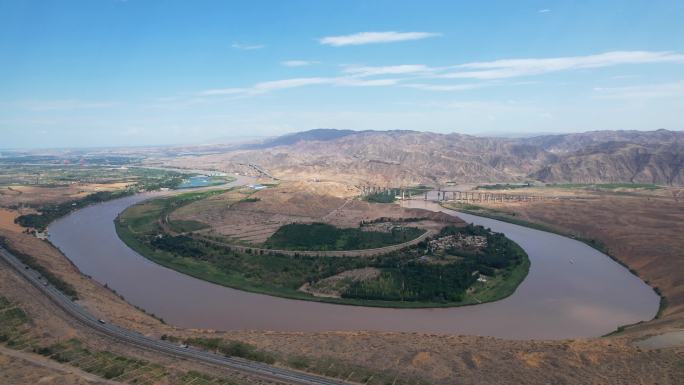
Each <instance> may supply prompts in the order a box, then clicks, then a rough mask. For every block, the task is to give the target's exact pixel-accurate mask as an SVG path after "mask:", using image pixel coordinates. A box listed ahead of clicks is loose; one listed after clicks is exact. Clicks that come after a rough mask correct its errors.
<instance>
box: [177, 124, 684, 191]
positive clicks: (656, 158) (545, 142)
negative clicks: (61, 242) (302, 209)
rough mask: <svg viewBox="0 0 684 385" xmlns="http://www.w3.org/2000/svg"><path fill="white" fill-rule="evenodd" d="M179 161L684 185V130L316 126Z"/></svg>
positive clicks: (368, 178) (375, 176) (370, 179)
mask: <svg viewBox="0 0 684 385" xmlns="http://www.w3.org/2000/svg"><path fill="white" fill-rule="evenodd" d="M180 162H181V163H183V162H185V163H186V164H187V163H188V162H189V163H194V164H201V165H203V166H205V167H206V166H207V165H211V166H214V167H217V168H220V169H229V170H232V169H235V168H236V167H237V166H238V165H240V164H242V165H245V164H250V163H251V164H257V165H259V166H260V167H262V168H264V169H266V170H269V172H270V173H272V174H274V175H276V176H278V177H280V178H302V177H305V178H320V179H333V180H338V181H347V182H351V183H355V184H365V183H371V184H376V185H393V186H397V185H412V184H420V183H423V184H431V185H443V184H446V183H449V182H454V183H485V182H522V181H528V180H539V181H542V182H573V183H614V182H640V183H655V184H662V185H672V184H674V185H684V171H683V169H684V167H683V165H684V132H677V131H667V130H658V131H650V132H644V131H594V132H586V133H580V134H564V135H545V136H538V137H532V138H518V139H511V138H490V137H476V136H471V135H462V134H437V133H430V132H416V131H363V132H353V131H340V132H337V130H322V129H319V130H313V131H307V132H303V133H297V134H291V135H288V136H287V137H285V139H282V140H279V139H270V140H269V141H265V142H263V143H259V144H256V145H250V146H247V147H243V148H242V149H238V150H233V151H228V152H222V153H220V154H211V155H203V156H200V157H192V158H185V159H183V160H181V161H180Z"/></svg>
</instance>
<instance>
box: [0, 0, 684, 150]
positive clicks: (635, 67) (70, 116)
mask: <svg viewBox="0 0 684 385" xmlns="http://www.w3.org/2000/svg"><path fill="white" fill-rule="evenodd" d="M682 20H684V2H682V1H678V0H673V1H657V0H656V1H636V0H635V1H580V0H578V1H471V2H466V1H459V2H457V1H396V0H395V1H377V0H376V1H275V0H274V1H243V2H238V1H231V2H228V1H205V0H192V1H189V0H183V1H172V0H166V1H161V0H160V1H149V0H127V1H122V0H84V1H67V0H63V1H57V0H37V1H31V0H25V1H17V0H0V133H2V136H1V138H2V139H1V140H0V148H14V147H65V146H120V145H150V144H178V143H192V144H195V143H205V142H211V141H215V140H218V139H230V138H249V137H255V136H270V135H278V134H282V133H287V132H293V131H301V130H308V129H312V128H320V127H327V128H343V129H356V130H365V129H378V130H387V129H412V130H424V131H434V132H445V133H446V132H461V133H468V134H487V135H492V134H496V135H523V134H530V133H553V132H574V131H588V130H598V129H640V130H653V129H658V128H666V129H673V130H680V129H684V118H683V117H684V114H683V113H682V112H681V111H682V110H684V23H682Z"/></svg>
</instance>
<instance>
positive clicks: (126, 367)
mask: <svg viewBox="0 0 684 385" xmlns="http://www.w3.org/2000/svg"><path fill="white" fill-rule="evenodd" d="M34 351H35V352H36V353H38V354H41V355H43V356H48V357H50V358H52V359H53V360H55V361H58V362H61V363H67V364H70V365H73V366H75V367H78V368H80V369H82V370H84V371H86V372H88V373H93V374H95V375H98V376H100V377H102V378H105V379H114V378H116V379H118V380H124V379H126V378H127V376H128V375H129V374H133V373H135V378H137V379H138V381H136V382H140V383H151V382H152V381H151V380H152V379H158V378H159V377H164V376H167V375H168V372H167V371H166V370H165V369H164V368H163V367H162V366H161V365H158V364H154V363H151V362H149V361H146V360H140V359H136V358H132V357H127V356H122V355H119V354H115V353H112V352H108V351H92V350H90V349H88V348H87V347H86V346H85V345H84V344H83V342H81V341H80V340H78V339H76V338H72V339H70V340H67V341H64V342H59V343H56V344H53V345H50V346H45V347H39V348H35V349H34ZM145 379H147V381H145ZM148 381H150V382H148Z"/></svg>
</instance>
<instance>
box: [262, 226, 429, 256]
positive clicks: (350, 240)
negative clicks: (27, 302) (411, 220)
mask: <svg viewBox="0 0 684 385" xmlns="http://www.w3.org/2000/svg"><path fill="white" fill-rule="evenodd" d="M424 233H425V231H424V230H420V229H417V228H415V227H401V228H395V229H393V230H392V231H391V232H388V233H384V232H378V231H363V230H360V229H355V228H351V229H348V228H345V229H341V228H337V227H335V226H331V225H328V224H325V223H309V224H302V223H292V224H288V225H285V226H282V227H280V228H279V229H278V231H276V232H275V233H274V234H273V235H272V236H271V237H270V238H269V239H268V240H267V241H266V242H265V243H264V246H265V247H267V248H270V249H281V250H320V251H324V250H363V249H375V248H380V247H385V246H390V245H395V244H399V243H404V242H408V241H410V240H412V239H415V238H417V237H419V236H420V235H422V234H424Z"/></svg>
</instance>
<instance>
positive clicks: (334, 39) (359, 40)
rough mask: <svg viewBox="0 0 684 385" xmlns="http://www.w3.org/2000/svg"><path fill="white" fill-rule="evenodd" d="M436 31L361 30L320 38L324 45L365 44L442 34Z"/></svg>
mask: <svg viewBox="0 0 684 385" xmlns="http://www.w3.org/2000/svg"><path fill="white" fill-rule="evenodd" d="M441 35H442V34H441V33H434V32H396V31H386V32H359V33H354V34H351V35H341V36H327V37H322V38H320V39H318V42H319V43H321V44H323V45H330V46H333V47H342V46H346V45H363V44H375V43H393V42H398V41H409V40H421V39H427V38H429V37H436V36H441Z"/></svg>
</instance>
